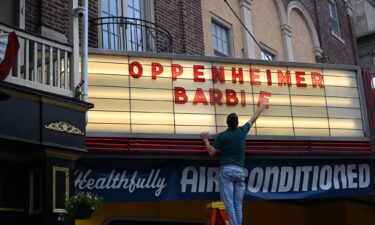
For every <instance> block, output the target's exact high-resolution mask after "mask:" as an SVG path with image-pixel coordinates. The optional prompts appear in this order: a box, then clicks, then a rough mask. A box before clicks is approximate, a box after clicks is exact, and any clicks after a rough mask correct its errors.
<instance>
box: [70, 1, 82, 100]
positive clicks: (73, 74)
mask: <svg viewBox="0 0 375 225" xmlns="http://www.w3.org/2000/svg"><path fill="white" fill-rule="evenodd" d="M77 7H78V0H71V1H69V10H70V11H69V43H70V44H71V45H72V46H73V52H72V55H71V59H70V60H71V63H70V78H71V81H70V84H71V90H72V91H73V92H74V90H75V87H77V85H78V84H79V82H80V80H81V76H80V74H79V29H78V26H79V25H78V17H76V16H73V10H74V9H75V8H77ZM73 94H74V93H73Z"/></svg>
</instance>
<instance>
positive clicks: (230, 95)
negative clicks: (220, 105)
mask: <svg viewBox="0 0 375 225" xmlns="http://www.w3.org/2000/svg"><path fill="white" fill-rule="evenodd" d="M225 95H226V103H227V105H228V106H235V105H237V104H238V98H237V96H236V92H235V91H234V90H232V89H226V90H225Z"/></svg>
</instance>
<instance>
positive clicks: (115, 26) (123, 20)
mask: <svg viewBox="0 0 375 225" xmlns="http://www.w3.org/2000/svg"><path fill="white" fill-rule="evenodd" d="M92 24H93V25H95V26H97V28H98V32H99V38H98V39H99V40H98V42H99V46H98V47H100V48H105V49H112V50H125V51H146V52H172V36H171V34H170V33H169V32H168V31H167V30H165V29H164V28H162V27H160V26H158V25H156V24H155V23H152V22H149V21H146V20H142V19H135V18H128V17H101V18H97V19H94V20H93V21H92Z"/></svg>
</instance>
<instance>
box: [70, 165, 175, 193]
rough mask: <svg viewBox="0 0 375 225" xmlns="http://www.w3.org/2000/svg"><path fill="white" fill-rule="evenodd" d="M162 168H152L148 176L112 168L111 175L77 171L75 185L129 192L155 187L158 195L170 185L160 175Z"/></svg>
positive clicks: (89, 188)
mask: <svg viewBox="0 0 375 225" xmlns="http://www.w3.org/2000/svg"><path fill="white" fill-rule="evenodd" d="M160 171H161V170H160V169H157V170H155V169H152V170H151V171H150V173H149V174H148V176H141V177H140V176H138V171H134V172H133V174H130V175H128V174H127V171H126V170H124V171H122V172H118V171H116V170H112V172H111V173H110V175H109V177H100V178H97V177H92V176H91V172H92V170H87V171H77V172H76V173H78V174H76V179H75V187H77V188H78V189H81V190H83V189H88V190H92V189H96V190H103V189H106V190H111V189H124V190H127V191H128V192H129V193H133V192H135V191H136V190H138V189H154V190H155V193H154V194H155V196H156V197H158V196H159V195H160V194H161V192H162V191H163V189H164V188H165V187H166V186H167V185H168V184H167V182H166V180H165V178H162V177H159V176H160V175H159V174H160Z"/></svg>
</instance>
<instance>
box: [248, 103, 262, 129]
mask: <svg viewBox="0 0 375 225" xmlns="http://www.w3.org/2000/svg"><path fill="white" fill-rule="evenodd" d="M265 108H266V104H264V103H261V104H260V106H259V107H258V110H257V111H256V112H255V113H254V115H253V116H252V117H251V118H250V120H249V121H247V122H248V123H250V126H252V125H253V124H254V123H255V121H257V119H258V117H259V116H260V114H261V113H262V111H263V110H264V109H265Z"/></svg>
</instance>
